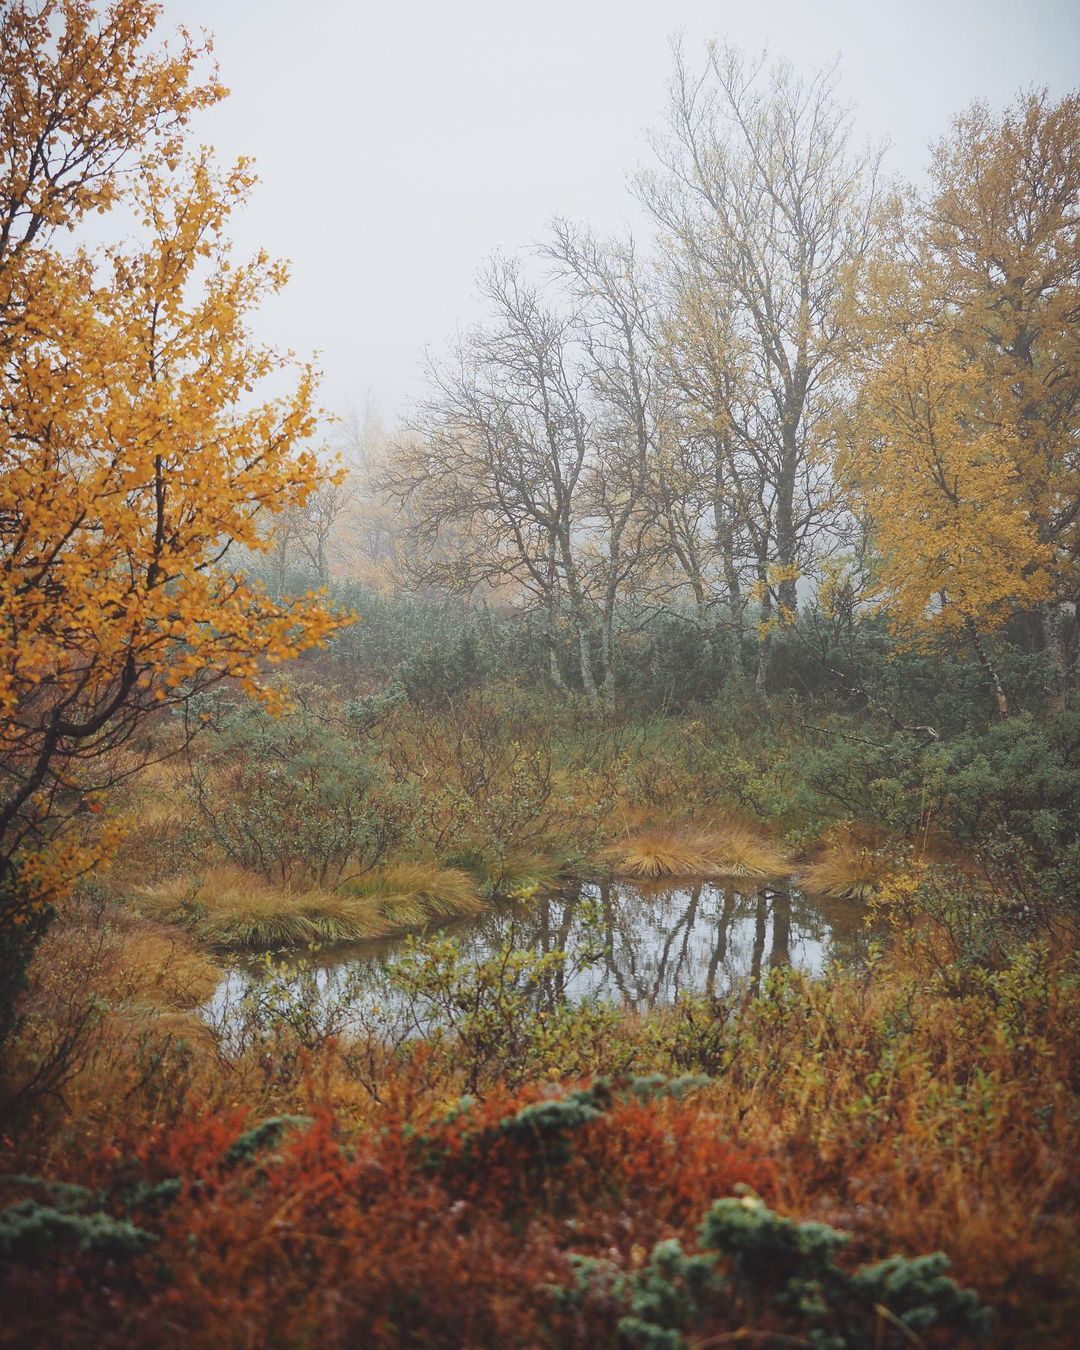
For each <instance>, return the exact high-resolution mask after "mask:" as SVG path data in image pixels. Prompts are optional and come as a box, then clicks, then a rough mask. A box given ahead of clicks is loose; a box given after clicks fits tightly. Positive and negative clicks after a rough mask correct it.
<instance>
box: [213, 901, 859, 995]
mask: <svg viewBox="0 0 1080 1350" xmlns="http://www.w3.org/2000/svg"><path fill="white" fill-rule="evenodd" d="M863 915H864V911H863V909H862V908H861V907H860V906H857V905H852V904H848V903H845V902H838V901H821V900H819V899H816V898H811V897H810V896H807V895H804V894H803V893H802V892H801V891H799V890H798V889H796V888H794V887H792V886H790V885H768V886H763V887H761V888H760V889H758V890H753V891H749V890H748V891H742V890H738V889H736V887H735V886H734V885H726V886H725V885H720V884H716V883H713V882H695V883H693V884H690V885H686V884H683V885H679V886H669V887H659V886H654V887H636V886H627V885H624V884H622V883H619V882H601V883H595V882H582V883H579V884H577V885H575V886H573V887H570V888H567V889H566V890H563V891H560V892H557V893H555V894H552V895H549V896H544V897H537V898H535V899H532V900H529V901H527V902H521V903H519V904H513V905H510V904H504V905H500V906H498V907H496V908H494V909H493V910H492V911H490V912H489V913H488V914H486V915H484V916H483V917H481V918H480V919H478V920H473V921H469V922H466V923H459V924H456V925H452V926H450V927H448V928H447V929H445V930H443V931H445V932H448V933H449V934H451V935H452V936H453V937H455V939H456V940H457V941H458V943H459V945H460V949H461V955H462V957H463V958H464V959H465V960H478V959H483V958H484V957H487V956H489V955H491V954H492V953H494V952H497V951H499V950H500V949H502V948H503V947H504V946H505V945H506V944H510V945H512V946H513V947H515V948H517V949H519V950H529V951H537V952H541V953H543V954H549V953H552V952H564V953H565V954H566V957H567V960H566V962H565V964H564V965H562V966H561V967H556V968H555V969H554V970H553V971H551V972H550V974H549V975H547V976H546V977H545V982H544V988H543V991H542V994H541V999H542V1002H543V1003H545V1004H548V1005H552V1004H555V1003H559V1002H561V1001H563V1000H565V999H582V998H591V999H601V1000H605V1001H609V1002H614V1003H619V1004H622V1005H624V1006H626V1007H627V1008H631V1009H634V1010H637V1011H642V1010H645V1009H648V1008H651V1007H654V1006H655V1005H657V1004H662V1003H670V1002H673V1001H674V1000H675V999H676V998H677V997H678V996H679V995H680V994H683V993H695V994H696V993H704V994H709V995H713V996H719V995H720V994H722V993H724V992H725V991H726V990H728V989H731V988H734V987H736V986H739V985H743V986H746V987H749V988H750V989H751V990H753V991H755V992H756V991H758V990H759V989H760V987H761V983H762V978H763V973H764V971H766V970H775V969H776V968H777V967H780V966H787V965H792V966H795V967H798V968H799V969H801V970H805V971H807V972H808V973H811V974H813V973H817V972H819V971H820V970H822V969H823V967H824V966H825V964H826V963H827V962H828V961H835V962H838V963H840V964H845V965H851V964H857V963H859V962H860V961H861V960H862V959H863V958H864V956H865V952H866V946H867V942H868V940H869V934H868V932H867V930H866V927H865V924H864V922H863ZM404 947H405V943H404V942H402V941H397V942H384V943H367V944H364V945H362V946H359V947H354V948H351V949H345V950H342V949H337V950H335V951H323V952H320V953H317V954H315V955H314V956H313V957H312V958H310V963H311V964H312V965H314V966H316V967H317V973H318V979H319V983H320V985H321V986H323V987H325V988H326V989H327V991H328V994H329V993H330V992H331V991H333V990H335V989H337V990H338V991H339V992H340V990H341V988H342V986H343V984H344V983H345V977H346V975H347V977H348V978H347V983H348V987H349V988H350V989H351V990H356V991H361V992H362V991H363V990H364V989H365V988H370V989H372V990H374V989H375V988H376V986H378V985H383V990H384V993H385V986H384V981H383V974H384V971H385V968H386V966H388V965H393V963H394V961H395V959H396V958H397V957H398V956H399V955H400V953H401V952H402V951H403V950H404ZM257 978H258V973H257V970H253V971H250V972H244V971H234V972H233V973H232V974H231V975H230V977H229V980H228V981H227V982H226V984H225V985H223V987H222V990H221V991H220V992H219V999H221V998H224V999H226V1000H229V999H232V998H235V997H236V995H237V993H238V992H239V991H240V990H241V989H242V987H243V986H244V985H246V984H247V982H248V981H249V980H252V979H257Z"/></svg>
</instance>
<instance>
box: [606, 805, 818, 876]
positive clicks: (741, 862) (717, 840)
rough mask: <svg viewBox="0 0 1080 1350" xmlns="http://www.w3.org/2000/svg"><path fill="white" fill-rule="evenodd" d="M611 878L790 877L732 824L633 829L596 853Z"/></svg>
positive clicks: (744, 829)
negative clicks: (613, 874)
mask: <svg viewBox="0 0 1080 1350" xmlns="http://www.w3.org/2000/svg"><path fill="white" fill-rule="evenodd" d="M598 857H599V858H600V859H601V861H603V862H606V863H609V864H610V865H611V868H612V871H613V872H614V873H615V875H616V876H622V877H632V878H634V879H636V880H642V881H656V880H659V879H661V878H673V879H675V878H701V877H705V878H708V877H733V878H734V877H778V876H786V875H788V874H789V873H790V872H791V870H792V869H791V864H790V862H789V861H788V860H787V858H785V857H784V855H783V854H782V853H781V852H780V851H779V850H778V849H776V848H775V847H774V846H773V845H772V844H770V843H769V842H768V841H767V840H765V839H763V838H762V837H761V836H760V835H759V834H757V833H756V832H755V831H754V830H753V829H752V828H751V827H750V826H748V825H746V824H744V823H743V822H742V821H738V820H733V819H731V820H718V821H715V822H713V823H711V824H708V825H692V824H685V825H668V826H657V827H654V828H652V829H644V830H639V831H637V832H634V833H631V834H629V835H627V836H626V837H625V838H623V839H620V840H617V841H616V842H614V843H612V844H609V845H608V846H607V847H606V848H604V849H601V851H600V853H599V855H598Z"/></svg>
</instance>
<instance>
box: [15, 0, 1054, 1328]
mask: <svg viewBox="0 0 1080 1350" xmlns="http://www.w3.org/2000/svg"><path fill="white" fill-rule="evenodd" d="M158 20H159V15H158V13H157V9H156V6H154V5H153V4H151V3H148V0H117V3H115V4H112V5H110V6H108V7H106V6H104V5H101V4H98V3H95V2H94V0H46V2H45V3H38V4H29V3H24V0H7V2H6V3H0V145H2V158H0V407H2V409H3V421H2V432H0V435H2V466H0V468H2V471H0V609H2V612H3V616H4V619H3V625H2V628H0V705H2V710H3V720H2V723H0V1047H2V1054H0V1107H2V1115H0V1119H2V1122H3V1123H2V1127H0V1291H2V1297H0V1301H2V1305H3V1308H4V1316H3V1317H2V1318H0V1342H3V1343H6V1344H13V1345H20V1346H30V1345H38V1344H40V1345H73V1346H74V1345H79V1346H83V1345H95V1346H112V1345H117V1346H119V1345H123V1346H132V1345H135V1346H142V1345H145V1346H150V1345H165V1344H183V1345H205V1346H215V1347H217V1346H233V1345H235V1346H238V1347H239V1346H251V1345H282V1346H285V1345H290V1346H291V1345H297V1346H300V1345H312V1344H319V1345H323V1344H325V1345H355V1344H365V1345H367V1344H370V1345H386V1346H406V1345H408V1346H437V1345H445V1346H460V1345H470V1346H487V1345H490V1346H500V1347H501V1346H512V1345H518V1346H537V1345H551V1346H575V1345H580V1346H597V1345H613V1346H614V1345H625V1346H647V1347H661V1346H662V1347H677V1346H706V1345H709V1346H720V1345H727V1344H741V1343H746V1344H750V1345H761V1346H793V1345H795V1346H820V1347H835V1350H841V1348H842V1347H851V1348H852V1350H854V1348H855V1347H867V1346H874V1347H886V1346H896V1347H905V1346H912V1345H921V1346H932V1345H940V1346H958V1345H966V1344H976V1343H982V1344H988V1345H997V1346H1002V1347H1005V1346H1016V1345H1032V1346H1035V1345H1047V1346H1054V1345H1061V1346H1064V1345H1066V1344H1069V1343H1070V1336H1071V1335H1072V1334H1073V1330H1074V1327H1075V1322H1076V1317H1077V1313H1078V1307H1077V1288H1076V1272H1077V1271H1078V1270H1080V1259H1078V1258H1080V1250H1078V1245H1077V1236H1076V1228H1075V1215H1076V1200H1077V1194H1076V1187H1077V1181H1076V1171H1075V1160H1076V1156H1077V1142H1078V1141H1077V1124H1078V1122H1077V1098H1076V1087H1077V1066H1078V1065H1080V999H1078V997H1077V995H1078V991H1080V965H1078V961H1077V943H1076V938H1077V932H1076V928H1077V914H1078V903H1080V688H1078V680H1080V613H1078V601H1080V345H1078V334H1080V238H1078V229H1080V95H1075V94H1074V95H1070V96H1068V97H1065V98H1062V99H1060V100H1059V101H1054V100H1053V99H1051V98H1050V96H1049V95H1048V94H1046V93H1045V92H1041V91H1039V90H1032V91H1028V92H1026V93H1023V94H1021V95H1020V96H1018V97H1017V98H1016V99H1015V100H1014V101H1013V102H1012V103H1010V104H1009V105H1008V106H1006V107H1003V108H999V107H991V106H989V105H976V106H974V107H972V108H970V109H968V110H967V111H966V112H962V113H960V114H959V115H958V116H957V118H956V119H955V121H954V122H953V124H952V126H951V127H949V128H946V129H944V134H943V138H942V140H941V141H940V143H939V144H938V145H937V146H936V147H934V149H933V158H932V161H931V172H930V175H929V177H928V180H927V182H926V183H925V184H924V185H923V186H922V187H920V188H919V189H918V190H915V189H913V188H906V187H904V186H903V185H902V184H897V183H895V182H892V181H890V180H889V179H888V178H887V177H886V176H885V172H886V170H885V167H884V166H883V162H882V156H881V155H880V153H878V152H877V151H876V150H874V149H873V148H872V147H870V148H868V147H863V146H860V145H859V144H857V142H856V140H855V138H854V136H853V133H852V130H851V125H850V121H849V118H848V115H847V113H846V112H845V110H844V107H843V105H842V103H841V102H840V101H839V99H838V94H837V88H836V75H835V72H833V71H823V72H819V73H817V74H812V75H809V76H805V77H804V76H800V75H799V74H798V73H796V72H795V71H793V70H791V69H789V68H787V67H785V66H783V65H776V64H769V63H767V62H764V61H754V60H751V59H749V58H747V57H746V56H744V55H743V54H741V53H739V52H737V51H734V50H731V49H729V48H727V47H724V46H722V45H712V46H710V47H708V48H707V50H706V51H705V52H704V53H701V54H695V53H689V52H685V51H683V50H681V49H678V48H677V49H676V51H675V55H674V70H673V75H672V79H671V84H670V102H669V109H668V116H667V121H666V124H665V125H664V126H663V127H661V128H659V129H658V131H657V133H656V135H655V138H654V149H655V161H654V167H653V169H652V170H650V171H648V172H646V173H644V174H643V175H642V176H641V177H640V178H639V179H638V180H637V181H636V184H635V190H636V192H637V193H638V195H639V197H640V200H641V202H642V203H643V205H644V207H645V208H646V210H647V212H648V214H649V216H650V218H651V220H652V221H653V223H654V226H655V234H654V237H653V238H651V239H650V240H649V241H645V242H643V241H636V240H632V239H629V238H616V239H604V238H600V237H597V236H595V235H593V234H592V233H590V232H589V231H587V230H585V229H583V228H581V227H579V226H577V225H575V224H574V223H573V222H568V221H556V222H555V223H554V225H553V226H552V227H551V229H550V232H549V233H548V235H547V236H546V237H545V238H544V239H543V241H542V242H541V243H540V244H539V245H538V246H537V247H536V248H535V249H534V250H532V251H529V252H525V253H522V254H521V255H519V256H514V257H505V256H501V257H497V258H494V259H492V260H491V261H490V263H489V265H488V266H487V267H486V269H485V270H484V272H483V274H482V282H481V285H482V291H483V295H484V297H485V299H486V302H487V304H488V308H489V314H488V318H487V320H486V321H484V322H482V323H480V324H478V325H477V326H476V327H475V328H474V329H472V330H470V331H468V332H466V333H464V334H463V335H461V337H460V338H459V340H458V343H457V345H456V347H455V348H454V349H453V350H449V351H448V352H447V353H446V355H445V356H443V357H439V358H436V359H434V360H433V362H432V366H431V371H430V383H429V393H428V396H427V397H426V399H425V400H424V401H423V402H422V403H421V404H420V406H418V407H417V408H416V409H415V410H414V413H413V415H412V417H411V419H410V421H409V423H408V425H406V426H403V427H401V428H399V429H398V430H397V431H396V432H395V433H394V434H392V435H390V434H387V433H385V432H384V431H383V430H382V428H381V427H380V426H379V424H378V422H377V419H375V418H374V417H372V416H368V417H367V418H363V419H361V418H352V419H351V420H350V419H345V420H344V421H341V422H338V423H336V424H334V425H326V424H325V423H324V422H323V420H322V419H321V418H320V415H319V413H318V411H317V409H316V407H315V401H314V400H315V397H316V377H315V373H314V372H313V371H312V370H311V369H309V368H308V367H306V366H303V365H296V364H295V363H293V361H292V359H291V358H285V357H283V356H281V355H279V354H278V353H276V352H274V351H271V350H267V349H266V348H265V347H263V346H261V345H260V344H259V343H258V342H257V341H256V340H255V338H254V337H253V335H252V329H251V321H252V315H253V311H254V310H255V309H256V308H257V306H258V305H259V303H260V301H261V300H263V299H264V298H265V297H266V296H268V295H270V294H272V293H273V292H274V291H275V290H276V289H277V288H278V287H280V286H281V285H282V284H283V283H284V281H285V272H284V269H283V268H282V267H281V266H280V265H278V264H276V263H274V262H272V261H270V260H269V259H267V258H266V257H264V256H258V257H256V258H254V259H252V260H249V261H242V260H237V259H235V258H234V257H233V256H232V254H231V250H230V245H229V234H228V218H229V214H230V212H231V211H232V210H233V209H234V208H236V207H237V206H238V205H240V204H241V203H242V202H243V199H244V197H245V196H246V195H247V193H248V192H249V191H250V189H251V186H252V183H253V177H252V170H251V168H250V166H249V165H248V164H247V163H244V162H241V163H240V164H238V165H236V166H233V167H232V168H222V167H220V166H219V165H217V164H216V163H215V161H214V159H213V156H212V154H211V153H210V152H209V151H206V150H197V149H195V148H194V146H193V141H192V138H191V132H190V130H189V120H190V118H191V117H192V116H193V115H194V114H196V113H200V115H202V114H205V113H206V112H207V110H209V109H211V108H212V106H213V105H214V104H215V103H217V102H218V101H219V100H220V99H221V98H222V97H223V96H224V93H225V91H224V89H223V87H222V85H221V84H220V82H219V80H218V77H217V73H216V70H215V69H214V67H213V66H212V64H211V63H210V59H209V47H208V45H200V44H198V43H196V42H195V41H193V40H192V39H190V38H188V37H187V36H186V35H184V34H181V35H180V36H179V37H178V38H177V37H174V38H173V39H171V41H170V42H169V44H168V45H163V42H162V38H161V36H160V34H159V33H158V32H157V31H156V29H157V25H158ZM92 213H98V214H100V215H101V216H102V217H103V218H104V220H105V222H106V224H109V223H111V222H112V221H114V220H115V221H116V230H115V234H114V236H113V237H114V238H115V239H116V241H117V242H115V243H105V244H99V245H96V246H94V245H92V244H91V243H90V242H89V240H88V239H84V236H83V234H82V232H81V231H82V227H83V226H84V224H85V222H86V218H87V217H88V216H90V215H91V214H92ZM121 221H123V222H124V223H123V225H121V223H120V222H121ZM268 381H269V385H270V386H271V387H272V392H269V393H267V394H265V395H260V393H259V390H260V388H266V387H267V382H268ZM283 390H284V392H282V391H283ZM324 431H325V439H324V441H323V442H320V441H319V439H318V438H319V436H320V435H323V433H324ZM335 450H336V456H337V457H336V458H335V457H334V454H333V452H334V451H335ZM283 662H288V663H289V664H288V665H287V666H286V667H284V669H282V670H279V669H278V666H279V665H280V664H281V663H283ZM609 876H614V877H616V878H618V877H622V878H626V879H630V880H632V881H635V882H638V883H640V884H641V885H642V886H644V887H645V888H646V889H645V892H644V894H645V903H647V900H648V889H647V888H648V886H649V885H650V884H652V885H656V884H661V885H662V884H665V883H667V884H672V883H673V882H677V881H686V882H693V883H695V884H696V883H704V882H708V881H713V882H716V881H719V882H722V883H725V884H727V885H729V886H735V887H737V888H740V889H741V890H743V891H744V892H753V891H754V890H756V889H757V888H758V887H759V886H760V885H761V884H762V882H763V881H770V882H776V881H777V880H778V879H783V880H784V882H785V884H787V885H789V886H794V887H796V888H799V889H801V890H802V891H803V892H804V893H806V894H817V895H821V896H828V897H840V898H843V899H845V900H846V901H847V902H848V903H849V904H850V905H853V906H857V907H858V909H857V914H858V919H859V922H860V923H865V924H866V941H865V942H864V944H863V945H862V950H861V955H860V957H859V959H857V960H853V961H850V962H847V963H844V962H842V961H840V960H836V961H833V962H832V963H830V964H828V965H827V966H826V968H825V969H824V971H823V972H821V973H820V974H816V975H810V974H808V973H807V972H805V971H801V970H799V969H796V968H793V967H791V966H790V965H789V964H787V963H786V962H785V961H783V960H779V961H776V962H773V963H771V967H770V969H769V971H768V972H767V973H765V972H763V971H761V970H760V969H759V970H758V971H757V972H756V973H755V977H754V979H753V980H752V981H750V982H746V983H743V984H738V983H736V984H735V985H733V986H731V987H727V988H724V989H723V990H715V989H713V990H709V991H706V992H704V993H700V994H687V995H684V996H680V997H679V998H678V999H676V1000H675V1001H674V1002H672V1003H670V1004H667V1005H663V1006H657V1007H655V1008H652V1009H651V1010H647V1011H642V1010H631V1009H629V1008H625V1007H621V1006H619V1005H618V1004H617V1003H615V1002H612V1001H598V1000H591V1001H590V1000H585V1001H576V1000H575V999H573V998H570V997H567V996H566V988H567V984H566V980H565V978H564V976H565V966H566V963H567V961H568V959H569V958H568V957H567V955H566V954H564V953H563V952H561V951H560V950H558V949H557V947H556V948H551V947H549V949H547V950H544V951H533V950H531V949H529V948H527V947H522V946H507V947H505V948H503V949H501V950H498V951H496V952H494V953H489V954H488V955H486V956H482V957H471V956H469V955H468V954H467V953H466V952H465V950H464V949H463V948H462V946H461V945H460V944H459V943H458V942H456V941H455V938H454V927H453V924H452V923H451V922H450V921H457V920H468V919H470V918H473V919H478V918H479V917H482V916H484V915H491V914H495V913H497V912H501V909H502V908H503V907H505V906H507V905H509V904H516V905H518V906H528V905H529V904H530V903H531V902H532V901H533V899H534V898H535V897H536V896H537V895H538V894H539V893H541V892H547V891H552V890H556V889H558V888H559V887H563V886H567V885H569V884H571V883H572V882H573V881H574V879H580V878H582V877H601V878H603V877H609ZM772 903H774V902H772V901H768V902H766V901H764V900H762V901H761V902H760V904H761V905H766V904H772ZM761 913H762V914H764V913H765V910H764V909H761ZM448 924H449V925H450V926H449V927H447V925H448ZM407 932H414V933H416V934H417V935H418V936H417V938H416V940H415V941H414V942H413V943H412V944H411V946H410V947H409V948H408V950H407V952H406V955H405V956H404V958H403V959H401V960H398V961H396V962H395V963H393V964H392V965H388V966H387V967H386V968H385V970H384V971H383V972H382V975H381V977H380V979H381V984H379V985H378V989H379V990H380V991H381V993H380V999H381V1001H378V1002H373V1001H372V999H371V998H370V997H369V998H367V999H366V1001H365V1000H364V999H362V998H361V997H360V994H361V992H363V991H360V990H358V989H356V988H354V987H353V983H352V982H350V978H349V977H346V978H344V979H343V980H341V981H338V982H337V983H335V984H334V986H333V989H332V990H330V991H328V987H327V984H326V982H325V981H323V980H321V979H320V977H319V974H318V972H317V970H316V969H315V967H313V966H312V965H311V962H310V957H311V952H312V949H315V950H322V949H327V948H330V947H332V946H334V945H335V944H339V943H343V942H353V943H357V942H367V941H370V940H373V939H378V938H382V937H386V936H387V935H391V934H402V933H407ZM241 954H246V959H247V960H248V961H249V962H250V960H251V959H252V957H253V956H254V958H255V959H256V960H257V962H258V965H259V969H260V972H261V973H260V975H259V977H258V978H256V979H254V980H252V981H251V983H250V985H249V990H248V993H247V994H246V996H245V997H244V999H243V1000H242V1002H241V1005H240V1007H239V1009H238V1010H237V1011H236V1013H235V1015H234V1016H233V1017H232V1019H231V1021H230V1023H229V1025H228V1027H227V1028H226V1027H224V1026H223V1025H218V1024H217V1023H216V1022H215V1019H214V1017H212V1016H210V1015H207V1013H206V1008H207V1006H208V1005H209V1004H210V1002H211V997H212V995H213V994H214V991H215V989H216V988H217V986H218V984H219V982H220V980H221V979H222V976H223V972H224V970H225V969H226V968H227V967H229V966H230V964H231V963H233V962H235V961H236V960H238V959H240V956H241ZM367 992H369V993H370V990H369V991H367Z"/></svg>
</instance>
